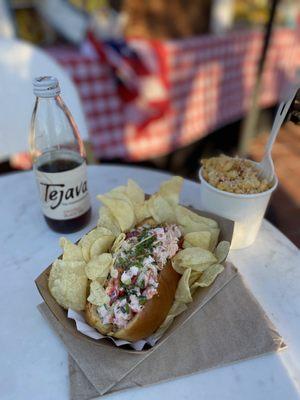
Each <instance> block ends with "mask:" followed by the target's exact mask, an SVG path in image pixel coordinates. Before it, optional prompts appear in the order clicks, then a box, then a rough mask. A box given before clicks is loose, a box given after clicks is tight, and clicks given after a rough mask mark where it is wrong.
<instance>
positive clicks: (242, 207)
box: [199, 168, 278, 249]
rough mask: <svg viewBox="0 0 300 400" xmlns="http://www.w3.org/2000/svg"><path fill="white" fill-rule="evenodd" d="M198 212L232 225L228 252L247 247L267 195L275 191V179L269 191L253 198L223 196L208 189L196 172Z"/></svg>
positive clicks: (252, 239)
mask: <svg viewBox="0 0 300 400" xmlns="http://www.w3.org/2000/svg"><path fill="white" fill-rule="evenodd" d="M199 178H200V182H201V185H200V198H201V208H202V209H203V210H205V211H209V212H212V213H214V214H217V215H220V216H222V217H225V218H228V219H231V220H232V221H234V231H233V237H232V243H231V249H242V248H244V247H248V246H250V245H251V244H252V243H253V242H254V241H255V238H256V236H257V233H258V231H259V228H260V225H261V223H262V220H263V217H264V214H265V212H266V208H267V205H268V203H269V200H270V197H271V194H272V193H273V191H274V190H275V189H276V187H277V184H278V179H277V177H276V176H275V177H274V182H273V186H272V187H271V189H269V190H267V191H265V192H261V193H255V194H237V193H230V192H224V191H223V190H219V189H217V188H215V187H214V186H212V185H210V184H209V183H208V182H207V181H206V180H205V179H204V178H203V176H202V168H201V169H200V171H199Z"/></svg>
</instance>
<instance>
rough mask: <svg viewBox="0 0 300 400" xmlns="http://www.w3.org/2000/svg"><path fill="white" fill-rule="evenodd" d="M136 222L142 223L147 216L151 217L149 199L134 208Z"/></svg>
mask: <svg viewBox="0 0 300 400" xmlns="http://www.w3.org/2000/svg"><path fill="white" fill-rule="evenodd" d="M134 212H135V217H136V222H137V223H140V222H142V221H144V220H145V219H147V218H150V217H151V212H150V210H149V206H148V201H145V202H144V203H143V204H141V205H139V206H137V207H136V208H135V209H134Z"/></svg>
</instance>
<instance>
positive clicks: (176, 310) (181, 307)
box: [168, 300, 187, 317]
mask: <svg viewBox="0 0 300 400" xmlns="http://www.w3.org/2000/svg"><path fill="white" fill-rule="evenodd" d="M186 309H187V305H186V304H185V303H181V302H180V301H177V300H175V301H174V303H173V305H172V307H171V308H170V311H169V314H168V315H172V316H173V317H177V315H179V314H181V313H182V312H183V311H185V310H186Z"/></svg>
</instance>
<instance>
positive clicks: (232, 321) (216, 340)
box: [39, 274, 286, 400]
mask: <svg viewBox="0 0 300 400" xmlns="http://www.w3.org/2000/svg"><path fill="white" fill-rule="evenodd" d="M39 309H40V311H41V312H42V314H43V315H44V316H45V317H46V319H47V320H48V321H49V322H50V324H51V325H52V326H53V328H54V329H55V331H56V332H57V333H58V335H59V336H60V337H61V339H62V340H63V342H64V343H65V345H66V347H67V349H68V352H69V354H70V356H71V357H70V360H71V362H70V365H69V368H70V394H71V399H72V400H77V399H83V400H88V399H91V398H93V397H97V396H99V395H103V394H105V393H111V392H115V391H118V390H122V389H127V388H130V387H137V386H147V385H151V384H153V383H157V382H161V381H165V380H170V379H174V378H176V377H179V376H182V375H188V374H192V373H195V372H198V371H204V370H207V369H210V368H214V367H218V366H223V365H225V364H228V363H233V362H236V361H240V360H244V359H248V358H253V357H257V356H259V355H262V354H265V353H269V352H272V351H278V350H281V349H283V348H285V347H286V346H285V344H284V343H283V340H282V338H281V337H280V335H279V334H278V333H277V331H276V329H275V328H274V326H273V324H272V323H271V321H270V320H269V319H268V317H267V316H266V315H265V313H264V311H263V310H262V308H261V307H260V305H259V304H258V303H257V301H256V300H255V298H254V297H253V295H252V294H251V293H250V292H249V290H248V289H247V288H246V287H245V285H244V283H243V281H242V278H241V276H240V275H239V274H233V275H232V279H231V280H229V281H227V284H226V285H225V286H223V288H222V290H219V291H216V292H215V295H214V296H212V297H211V298H210V300H209V301H206V302H205V304H204V306H203V307H202V308H200V309H199V311H197V312H196V313H195V314H194V315H193V317H192V318H191V319H189V320H188V321H187V322H186V323H185V324H184V325H183V326H181V327H180V328H178V329H177V330H176V331H175V332H174V334H173V335H171V336H170V337H169V338H168V340H167V341H165V342H164V343H163V344H162V345H161V346H159V351H158V352H156V349H157V347H154V348H153V349H152V350H151V351H150V352H147V353H144V354H131V353H127V352H124V351H120V350H119V349H114V348H108V347H102V346H95V345H93V343H89V342H86V341H83V340H80V339H78V338H76V337H75V336H73V335H72V334H70V333H69V332H67V331H66V330H64V329H63V328H62V326H61V325H60V324H59V323H58V322H57V320H56V319H55V317H53V314H52V313H51V312H50V311H49V309H48V308H47V306H46V305H45V304H42V305H40V306H39ZM137 366H139V367H138V368H136V367H137Z"/></svg>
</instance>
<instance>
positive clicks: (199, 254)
mask: <svg viewBox="0 0 300 400" xmlns="http://www.w3.org/2000/svg"><path fill="white" fill-rule="evenodd" d="M216 262H217V258H216V257H215V256H214V255H213V253H211V252H210V251H208V250H205V249H201V248H200V247H188V248H187V249H183V250H181V251H179V252H178V253H177V254H176V255H175V256H174V257H173V259H172V265H173V268H174V269H175V271H177V272H178V273H179V274H183V273H184V271H185V269H186V268H191V269H192V270H193V271H198V272H203V271H205V270H206V268H208V267H209V266H210V265H211V264H214V263H216Z"/></svg>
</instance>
